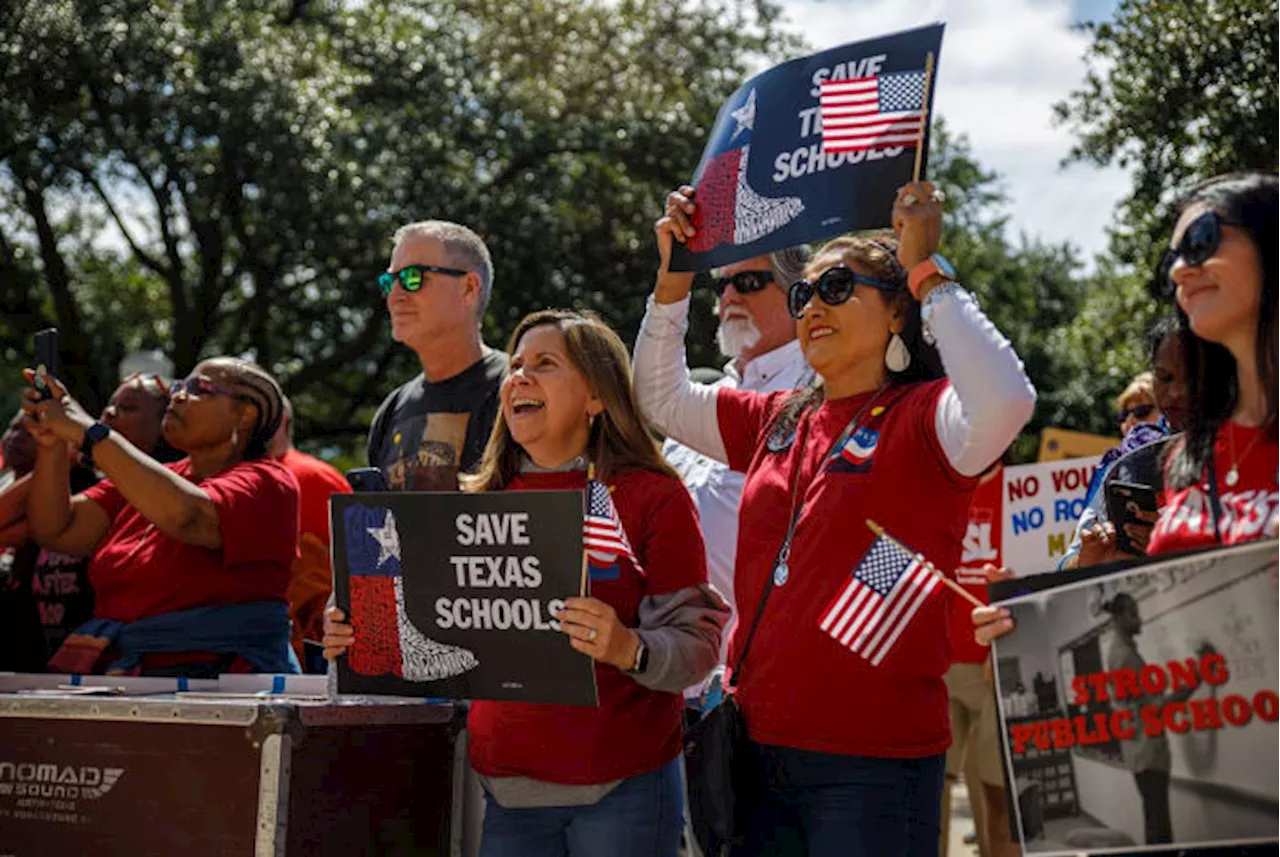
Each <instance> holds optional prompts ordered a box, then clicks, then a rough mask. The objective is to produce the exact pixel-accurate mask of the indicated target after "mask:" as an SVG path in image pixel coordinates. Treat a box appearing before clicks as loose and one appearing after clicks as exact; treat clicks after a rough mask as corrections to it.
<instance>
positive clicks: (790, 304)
mask: <svg viewBox="0 0 1280 857" xmlns="http://www.w3.org/2000/svg"><path fill="white" fill-rule="evenodd" d="M859 284H860V285H864V286H871V288H873V289H880V290H881V291H884V292H897V291H902V289H904V288H905V286H903V285H902V284H901V283H895V282H891V281H889V280H881V279H878V278H876V277H868V276H866V275H865V274H859V273H857V272H856V271H854V270H853V269H852V268H850V267H848V266H847V265H834V266H832V267H830V268H827V270H825V271H823V272H822V276H820V277H818V281H817V282H816V283H811V282H809V281H808V280H796V281H795V282H794V283H792V284H791V291H789V292H788V293H787V310H788V311H790V313H791V317H792V318H799V317H800V316H801V315H803V314H804V308H805V307H806V306H808V304H809V301H810V300H811V299H812V298H813V294H814V292H817V294H818V297H820V298H822V302H823V303H825V304H826V305H827V306H839V305H840V304H842V303H844V302H845V301H847V300H849V298H850V297H852V296H853V287H854V286H856V285H859Z"/></svg>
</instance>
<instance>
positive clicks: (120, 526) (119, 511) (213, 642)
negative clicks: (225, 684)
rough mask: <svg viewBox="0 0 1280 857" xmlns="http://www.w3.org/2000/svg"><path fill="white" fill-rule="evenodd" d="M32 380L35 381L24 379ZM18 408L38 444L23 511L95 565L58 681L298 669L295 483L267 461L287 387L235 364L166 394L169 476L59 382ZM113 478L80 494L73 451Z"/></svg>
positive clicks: (225, 362) (54, 663)
mask: <svg viewBox="0 0 1280 857" xmlns="http://www.w3.org/2000/svg"><path fill="white" fill-rule="evenodd" d="M29 377H30V373H29ZM46 380H47V381H48V383H49V386H50V388H51V389H52V391H53V394H54V395H53V397H52V398H50V399H48V400H45V401H40V400H39V398H38V396H37V394H36V393H35V391H34V390H32V391H28V392H27V394H26V398H27V401H26V403H25V404H24V405H23V408H24V410H26V412H27V414H28V424H29V425H30V426H31V430H32V433H33V434H34V435H35V436H36V440H37V442H38V444H39V452H38V454H37V458H36V466H35V470H34V473H33V477H32V482H31V493H30V497H29V499H28V502H27V518H28V521H29V523H30V527H31V534H32V536H33V537H34V539H35V540H36V541H37V542H39V543H40V544H41V545H43V546H45V547H47V548H50V549H51V550H56V551H60V552H62V553H66V554H71V555H73V556H86V557H92V559H91V561H90V563H89V582H90V583H91V584H92V586H93V589H94V594H95V603H94V618H93V619H92V620H90V622H88V623H86V624H85V625H83V626H81V627H80V628H79V629H78V630H77V631H76V632H75V633H73V634H72V635H71V636H70V637H69V638H68V639H67V641H66V642H65V643H64V644H63V646H62V648H61V649H60V650H59V651H58V652H57V653H56V654H55V655H54V657H53V659H52V660H51V661H50V663H49V667H50V669H53V670H56V671H61V672H89V671H95V670H96V671H101V670H104V669H105V670H107V671H109V672H112V673H142V674H148V675H185V676H216V675H217V674H218V673H219V672H227V671H252V670H261V671H269V672H297V671H298V670H297V661H296V659H294V658H292V655H291V650H290V648H289V616H288V609H287V606H286V604H285V591H286V588H287V586H288V583H289V565H290V563H291V562H292V560H293V557H294V555H295V554H296V553H297V549H298V486H297V482H296V481H295V480H294V478H293V476H292V475H291V474H290V473H289V472H288V471H287V470H285V469H284V468H283V467H281V466H280V465H279V464H278V463H276V462H274V461H271V460H269V459H266V458H265V455H266V444H267V441H268V440H269V439H270V437H271V435H272V434H273V433H274V432H275V429H276V426H277V425H278V423H279V420H280V414H281V396H282V393H281V391H280V386H279V384H277V383H276V381H275V379H273V378H272V377H271V376H270V375H269V374H267V373H266V372H265V371H263V370H262V369H260V368H258V367H257V366H254V365H252V364H249V363H245V362H244V361H241V360H236V359H233V358H219V359H215V360H206V361H204V362H203V363H201V364H199V365H198V366H196V368H195V369H194V370H193V373H192V375H191V376H190V377H189V378H187V379H186V380H184V381H179V382H177V383H176V384H174V386H173V390H172V399H171V401H170V403H169V406H168V409H167V410H166V411H165V415H164V420H163V422H162V429H163V433H164V439H165V440H166V441H168V443H169V444H171V445H172V446H173V447H175V448H176V449H178V450H181V451H183V452H185V453H187V456H188V457H187V458H186V459H184V460H182V461H179V462H176V463H173V464H164V465H162V464H160V463H158V462H156V461H154V460H152V459H151V458H149V457H148V456H147V455H146V454H145V453H143V452H141V451H140V450H139V449H138V448H137V447H135V446H134V445H133V444H132V443H130V442H129V441H128V440H126V439H125V437H124V436H123V435H122V434H120V433H119V432H117V431H115V430H113V429H112V428H111V427H110V426H109V425H107V424H106V423H99V422H95V421H94V420H93V418H92V417H90V416H89V415H88V414H87V413H85V411H84V409H83V408H81V407H80V405H79V404H78V403H76V401H75V400H74V399H72V398H71V397H70V396H68V395H67V393H66V390H65V389H64V388H63V387H62V385H61V384H59V383H58V382H57V381H56V380H55V379H52V378H49V379H46ZM69 443H70V444H72V445H75V446H78V447H79V449H80V452H81V454H82V455H83V456H84V457H85V458H88V459H90V460H91V461H92V462H93V464H94V466H95V467H96V468H97V469H98V470H101V471H102V472H103V473H104V474H105V476H106V478H105V479H104V480H103V481H102V482H99V483H98V484H97V485H95V486H93V487H92V488H90V489H88V490H87V491H84V492H82V493H80V494H76V495H75V496H71V494H70V492H69V490H68V488H67V485H68V482H67V479H68V472H69V468H70V456H69V453H68V450H67V447H68V444H69Z"/></svg>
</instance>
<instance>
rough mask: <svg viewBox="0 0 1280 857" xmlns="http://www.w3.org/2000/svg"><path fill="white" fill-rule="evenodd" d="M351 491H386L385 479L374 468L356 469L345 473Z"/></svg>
mask: <svg viewBox="0 0 1280 857" xmlns="http://www.w3.org/2000/svg"><path fill="white" fill-rule="evenodd" d="M347 483H348V484H350V485H351V490H352V491H388V490H390V489H389V488H387V479H386V477H385V476H383V475H382V471H381V470H379V469H378V468H376V467H357V468H355V469H354V470H348V471H347Z"/></svg>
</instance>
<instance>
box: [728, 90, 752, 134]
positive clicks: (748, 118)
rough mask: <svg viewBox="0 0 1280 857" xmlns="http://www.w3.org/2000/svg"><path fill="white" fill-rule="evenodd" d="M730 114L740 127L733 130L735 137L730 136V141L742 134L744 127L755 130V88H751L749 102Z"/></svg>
mask: <svg viewBox="0 0 1280 857" xmlns="http://www.w3.org/2000/svg"><path fill="white" fill-rule="evenodd" d="M729 115H730V116H732V117H733V118H734V121H736V122H737V123H738V127H737V128H735V129H734V130H733V137H730V138H729V141H730V142H732V141H733V138H734V137H737V136H738V135H739V134H741V133H742V130H743V129H744V128H745V129H746V130H748V131H754V130H755V127H756V91H755V90H754V89H753V90H751V94H750V95H748V96H747V103H746V104H744V105H742V106H741V107H739V108H738V109H737V110H735V111H733V112H732V113H730V114H729Z"/></svg>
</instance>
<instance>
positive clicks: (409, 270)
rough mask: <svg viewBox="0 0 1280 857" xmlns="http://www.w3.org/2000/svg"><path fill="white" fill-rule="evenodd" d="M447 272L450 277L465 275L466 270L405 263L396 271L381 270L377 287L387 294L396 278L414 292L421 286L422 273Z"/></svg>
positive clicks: (405, 287)
mask: <svg viewBox="0 0 1280 857" xmlns="http://www.w3.org/2000/svg"><path fill="white" fill-rule="evenodd" d="M427 273H431V274H447V275H448V276H450V277H465V276H466V275H467V272H466V271H464V270H462V269H461V268H441V267H440V266H439V265H406V266H405V267H403V268H401V269H400V270H398V271H394V272H393V271H383V272H382V273H381V274H379V275H378V288H380V289H382V294H383V295H384V296H385V295H389V294H391V290H392V289H394V288H395V287H396V280H399V281H400V285H401V286H403V287H404V290H405V291H406V292H416V291H417V290H418V289H420V288H422V283H423V281H424V279H425V278H424V277H423V274H427Z"/></svg>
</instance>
